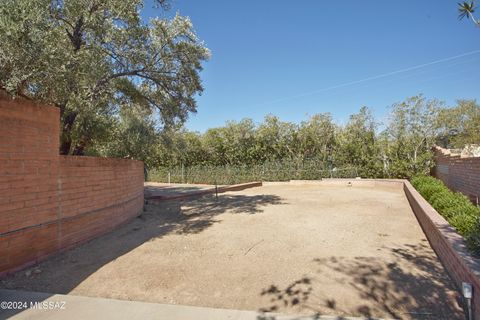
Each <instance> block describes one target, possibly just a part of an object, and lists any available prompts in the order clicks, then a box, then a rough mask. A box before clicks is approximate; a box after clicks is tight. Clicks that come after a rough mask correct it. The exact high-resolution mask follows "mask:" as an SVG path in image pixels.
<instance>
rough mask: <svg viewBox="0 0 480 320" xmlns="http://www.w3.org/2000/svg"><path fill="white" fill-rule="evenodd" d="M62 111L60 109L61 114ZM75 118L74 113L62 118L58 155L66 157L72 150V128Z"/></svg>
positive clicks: (75, 114)
mask: <svg viewBox="0 0 480 320" xmlns="http://www.w3.org/2000/svg"><path fill="white" fill-rule="evenodd" d="M63 112H64V110H62V109H61V113H62V114H63ZM76 118H77V113H76V112H71V113H69V114H67V115H65V116H63V117H62V126H61V130H62V132H61V135H62V136H61V139H60V141H61V142H60V154H62V155H67V154H70V150H71V148H72V128H73V124H74V123H75V119H76Z"/></svg>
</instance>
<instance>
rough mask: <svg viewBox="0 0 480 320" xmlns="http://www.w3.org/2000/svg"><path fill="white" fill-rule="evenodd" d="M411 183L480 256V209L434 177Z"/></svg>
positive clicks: (418, 179) (420, 178) (413, 180)
mask: <svg viewBox="0 0 480 320" xmlns="http://www.w3.org/2000/svg"><path fill="white" fill-rule="evenodd" d="M411 182H412V185H413V186H414V187H415V189H417V190H418V192H419V193H420V194H421V195H422V196H423V197H424V198H425V200H427V201H428V202H429V203H430V204H431V205H432V206H433V207H434V208H435V210H437V211H438V212H439V213H440V214H441V215H442V216H444V217H445V219H446V220H447V221H448V222H449V223H450V224H451V225H452V226H453V227H454V228H455V229H457V231H458V233H459V234H461V235H462V236H464V237H465V240H466V243H467V246H468V248H469V249H470V250H471V251H472V252H473V253H474V254H476V255H480V208H479V207H476V206H474V205H473V204H472V203H471V202H470V201H469V200H468V198H467V197H465V196H464V195H463V194H461V193H458V192H457V193H455V192H452V191H450V190H449V189H448V188H447V187H446V186H445V185H444V184H443V183H442V182H441V181H440V180H438V179H435V178H433V177H428V176H417V177H414V178H413V179H412V181H411Z"/></svg>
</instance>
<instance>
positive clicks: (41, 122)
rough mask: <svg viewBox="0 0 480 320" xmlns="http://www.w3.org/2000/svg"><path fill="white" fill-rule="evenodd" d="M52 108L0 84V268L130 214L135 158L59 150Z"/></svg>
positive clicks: (134, 200) (21, 263)
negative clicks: (12, 96)
mask: <svg viewBox="0 0 480 320" xmlns="http://www.w3.org/2000/svg"><path fill="white" fill-rule="evenodd" d="M58 149H59V110H58V109H57V108H55V107H49V106H44V105H39V104H35V103H33V102H30V101H27V100H24V99H15V100H12V99H10V98H9V97H8V96H7V95H6V94H4V93H2V92H1V91H0V275H2V274H6V273H7V272H9V271H14V270H16V269H18V268H22V267H25V266H27V265H29V264H32V263H35V262H37V261H38V260H40V259H43V258H45V257H46V256H48V255H50V254H52V253H55V252H57V251H59V250H63V249H66V248H68V247H72V246H74V245H76V244H79V243H82V242H85V241H87V240H89V239H91V238H94V237H96V236H98V235H100V234H102V233H105V232H106V231H109V230H111V229H113V228H114V227H116V226H118V225H119V224H121V223H123V222H125V221H127V220H128V219H130V218H132V217H134V216H136V215H138V214H139V213H140V211H141V209H142V207H143V178H144V172H143V163H142V162H140V161H133V160H125V159H110V158H95V157H74V156H59V155H58Z"/></svg>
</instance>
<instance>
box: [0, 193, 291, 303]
mask: <svg viewBox="0 0 480 320" xmlns="http://www.w3.org/2000/svg"><path fill="white" fill-rule="evenodd" d="M282 203H283V200H282V199H281V198H280V197H278V196H276V195H252V196H249V195H242V194H236V193H226V194H221V195H219V197H218V199H216V198H215V196H214V195H213V196H212V195H207V196H203V197H200V198H196V199H187V200H182V201H166V202H160V203H157V204H147V205H146V206H145V210H144V212H143V213H142V214H141V215H140V216H138V217H137V218H135V219H133V220H132V221H131V222H129V223H127V224H125V225H123V226H121V227H119V228H117V229H115V230H114V231H112V232H110V233H107V234H105V235H103V236H101V237H99V238H97V239H94V240H92V241H89V242H87V243H85V244H83V245H81V246H79V247H77V248H74V249H71V250H68V251H66V252H63V253H60V254H58V255H55V256H54V257H52V258H50V259H47V260H46V261H44V262H42V263H40V264H38V265H37V266H35V267H33V268H30V269H28V270H23V271H19V272H17V273H16V274H13V275H11V276H9V277H7V278H6V279H3V280H0V287H1V288H6V289H21V290H29V291H41V292H51V293H62V294H66V293H69V292H70V291H72V290H73V289H74V288H75V287H76V286H78V285H79V284H80V283H81V282H83V281H84V280H85V279H86V278H88V277H89V276H90V275H91V274H93V273H95V272H96V271H97V270H98V269H100V268H101V267H103V266H104V265H106V264H108V263H109V262H111V261H114V260H116V259H117V258H119V257H121V256H123V255H125V254H126V253H128V252H130V251H132V250H134V249H135V248H137V247H139V246H141V245H142V244H143V243H145V242H147V241H151V240H154V239H157V238H161V237H164V236H166V235H170V234H180V235H181V234H195V233H200V232H202V231H203V230H205V229H207V228H208V227H210V226H212V225H213V224H215V223H218V222H219V220H218V219H217V216H218V215H220V214H223V213H227V212H228V213H232V214H256V213H260V212H262V211H263V208H265V207H266V206H269V205H279V204H282Z"/></svg>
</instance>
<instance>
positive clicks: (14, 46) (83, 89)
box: [0, 0, 209, 154]
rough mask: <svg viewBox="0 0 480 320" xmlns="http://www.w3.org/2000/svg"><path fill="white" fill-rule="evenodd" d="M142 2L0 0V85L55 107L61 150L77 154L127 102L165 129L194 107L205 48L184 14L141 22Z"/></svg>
mask: <svg viewBox="0 0 480 320" xmlns="http://www.w3.org/2000/svg"><path fill="white" fill-rule="evenodd" d="M158 4H160V6H162V7H164V8H165V7H166V6H168V2H167V1H165V0H160V1H158ZM142 7H143V1H142V0H104V1H96V0H65V1H63V0H62V1H60V0H34V1H30V0H5V1H2V5H1V6H0V43H1V44H2V45H1V46H0V87H1V88H4V89H6V90H7V91H8V92H10V93H11V94H13V95H23V96H27V97H29V98H31V99H35V100H40V101H43V102H46V103H51V104H54V105H56V106H58V107H59V108H60V110H61V117H62V125H61V129H62V144H61V152H62V153H65V154H67V153H73V154H83V153H84V152H85V150H86V148H88V147H90V146H92V144H93V143H94V142H98V141H102V139H101V136H103V135H104V133H105V131H109V130H112V125H115V124H116V123H117V122H116V121H113V120H115V119H114V118H115V116H116V115H118V114H119V112H120V110H121V109H124V108H125V107H133V106H135V107H136V108H143V109H145V110H147V111H148V112H155V113H156V119H158V120H159V122H160V123H161V124H163V125H164V126H168V127H173V126H178V125H180V124H182V123H183V122H184V121H185V120H186V119H187V117H188V114H189V113H190V112H195V111H196V103H195V100H194V96H195V94H197V93H200V92H201V91H202V90H203V88H202V85H201V81H200V78H199V71H200V70H201V69H202V67H201V62H202V61H204V60H206V59H207V58H208V57H209V51H208V49H207V48H205V46H204V45H203V43H202V42H201V41H199V39H198V38H197V36H196V34H195V32H194V30H193V26H192V24H191V22H190V20H189V19H188V18H186V17H182V16H180V15H177V16H175V17H174V18H173V19H172V20H167V19H161V18H154V19H151V20H150V21H149V22H148V23H144V22H143V21H142V18H141V9H142Z"/></svg>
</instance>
